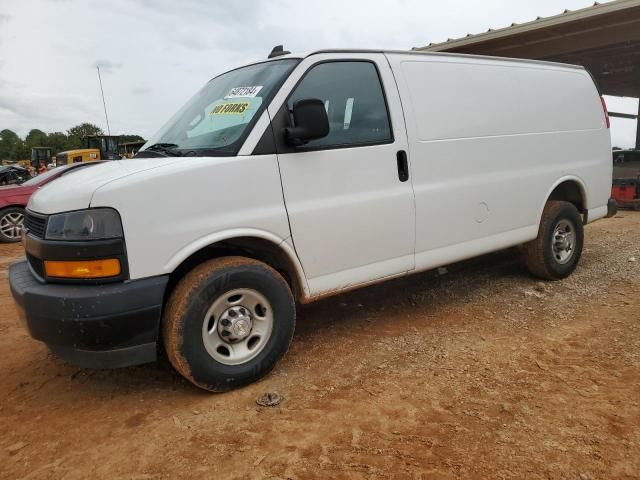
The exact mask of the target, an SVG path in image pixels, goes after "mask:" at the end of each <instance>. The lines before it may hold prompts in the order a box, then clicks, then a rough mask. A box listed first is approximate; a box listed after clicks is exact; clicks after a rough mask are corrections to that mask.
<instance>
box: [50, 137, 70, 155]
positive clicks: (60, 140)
mask: <svg viewBox="0 0 640 480" xmlns="http://www.w3.org/2000/svg"><path fill="white" fill-rule="evenodd" d="M47 147H51V149H52V150H53V155H56V154H58V153H60V152H64V151H65V150H69V137H67V135H66V134H65V133H63V132H51V133H50V134H49V135H47Z"/></svg>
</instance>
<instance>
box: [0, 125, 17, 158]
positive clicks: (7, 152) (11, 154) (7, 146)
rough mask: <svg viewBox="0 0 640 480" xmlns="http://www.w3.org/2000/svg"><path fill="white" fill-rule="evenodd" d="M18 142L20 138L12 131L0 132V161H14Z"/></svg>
mask: <svg viewBox="0 0 640 480" xmlns="http://www.w3.org/2000/svg"><path fill="white" fill-rule="evenodd" d="M19 142H21V140H20V137H19V136H18V134H17V133H16V132H14V131H13V130H9V129H4V130H2V131H0V160H15V159H16V154H17V151H16V150H17V148H18V144H19Z"/></svg>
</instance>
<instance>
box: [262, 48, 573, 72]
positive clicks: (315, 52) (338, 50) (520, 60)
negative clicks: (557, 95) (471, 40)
mask: <svg viewBox="0 0 640 480" xmlns="http://www.w3.org/2000/svg"><path fill="white" fill-rule="evenodd" d="M322 53H383V54H385V55H388V54H391V55H417V56H432V57H456V58H476V59H483V60H497V61H501V62H518V63H527V64H533V65H550V66H555V67H565V68H573V69H576V70H584V67H583V66H582V65H572V64H568V63H558V62H549V61H545V60H530V59H526V58H510V57H495V56H488V55H473V54H468V53H450V52H424V51H416V50H384V49H358V48H345V49H343V48H335V49H323V50H313V51H308V52H293V53H288V54H286V55H280V56H277V57H273V58H271V59H270V60H278V59H281V58H306V57H309V56H311V55H318V54H322Z"/></svg>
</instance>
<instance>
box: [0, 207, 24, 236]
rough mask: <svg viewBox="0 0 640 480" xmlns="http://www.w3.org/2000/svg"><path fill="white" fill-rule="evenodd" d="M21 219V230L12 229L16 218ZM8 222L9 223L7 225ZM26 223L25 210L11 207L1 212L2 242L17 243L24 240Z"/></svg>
mask: <svg viewBox="0 0 640 480" xmlns="http://www.w3.org/2000/svg"><path fill="white" fill-rule="evenodd" d="M18 216H19V217H20V218H21V220H20V223H19V230H18V229H17V227H11V225H13V224H14V223H15V222H14V221H13V219H14V218H17V217H18ZM7 222H8V223H7ZM23 223H24V208H21V207H9V208H5V209H4V210H0V242H3V243H15V242H19V241H20V240H22V228H23ZM9 232H11V233H9Z"/></svg>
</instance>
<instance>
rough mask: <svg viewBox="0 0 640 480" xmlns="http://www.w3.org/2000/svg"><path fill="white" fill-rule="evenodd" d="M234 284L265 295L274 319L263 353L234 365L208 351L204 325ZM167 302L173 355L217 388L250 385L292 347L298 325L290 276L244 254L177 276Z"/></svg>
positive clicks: (200, 381) (166, 337)
mask: <svg viewBox="0 0 640 480" xmlns="http://www.w3.org/2000/svg"><path fill="white" fill-rule="evenodd" d="M234 289H236V290H237V289H251V290H252V291H255V292H258V293H259V294H260V295H262V296H263V297H264V298H265V299H266V300H267V302H268V304H269V306H270V308H271V310H272V321H271V323H270V325H271V327H270V328H271V330H270V334H269V335H265V342H266V343H264V345H263V346H262V347H261V350H260V351H259V353H257V354H256V356H255V357H254V358H251V359H249V360H247V361H246V362H245V363H241V364H234V365H229V364H225V363H221V361H218V360H216V359H215V358H214V356H213V354H210V353H209V351H208V350H207V348H211V347H208V346H206V345H205V339H204V336H205V334H204V331H203V328H205V327H204V322H205V320H206V317H207V315H208V312H209V311H210V308H213V307H212V306H214V305H215V304H216V302H218V301H219V300H220V299H221V298H224V297H225V294H227V293H229V292H232V291H234ZM229 298H231V297H229ZM225 301H226V300H225ZM165 307H166V308H165V313H164V318H163V324H162V334H163V342H164V347H165V351H166V353H167V357H168V359H169V361H170V362H171V364H172V365H173V367H174V368H175V369H176V370H177V371H178V372H179V373H180V374H181V375H182V376H184V377H185V378H186V379H188V380H189V381H190V382H192V383H193V384H194V385H196V386H198V387H200V388H202V389H205V390H209V391H212V392H222V391H226V390H230V389H232V388H235V387H240V386H242V385H247V384H249V383H252V382H254V381H256V380H258V379H259V378H261V377H263V376H264V375H266V374H267V373H269V372H270V371H271V369H273V367H274V366H275V364H276V363H277V362H278V360H280V359H281V358H282V357H283V356H284V354H285V353H286V352H287V349H288V348H289V344H290V343H291V339H292V338H293V332H294V330H295V315H296V310H295V302H294V299H293V295H292V293H291V289H290V288H289V285H288V284H287V282H286V281H285V279H284V278H283V277H282V276H281V275H280V274H279V273H278V272H277V271H275V270H274V269H273V268H271V267H269V266H268V265H266V264H264V263H262V262H259V261H256V260H253V259H250V258H245V257H223V258H217V259H213V260H209V261H207V262H204V263H202V264H201V265H199V266H197V267H196V268H194V269H193V270H192V271H191V272H189V273H188V274H187V275H185V277H184V278H182V279H181V280H180V282H178V284H177V285H176V287H175V289H174V290H173V292H172V293H171V295H170V297H169V300H168V301H167V304H166V306H165ZM248 310H251V309H250V308H248ZM213 317H215V315H212V316H211V318H213ZM211 321H212V320H209V322H211ZM213 321H214V322H221V320H219V319H216V320H213ZM254 322H255V318H254ZM206 328H207V329H208V328H209V327H206ZM214 328H215V327H214ZM214 328H212V330H213V329H214ZM218 328H222V327H220V326H218ZM220 338H221V337H220ZM248 341H249V340H248ZM214 354H215V352H214Z"/></svg>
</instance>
